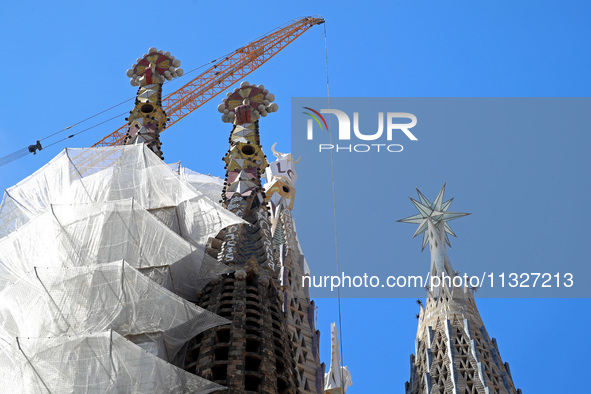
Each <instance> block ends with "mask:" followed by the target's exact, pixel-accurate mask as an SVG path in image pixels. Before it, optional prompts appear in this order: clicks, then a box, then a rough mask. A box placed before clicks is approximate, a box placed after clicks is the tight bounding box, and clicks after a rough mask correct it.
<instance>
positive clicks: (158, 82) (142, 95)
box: [124, 48, 183, 160]
mask: <svg viewBox="0 0 591 394" xmlns="http://www.w3.org/2000/svg"><path fill="white" fill-rule="evenodd" d="M180 65H181V62H180V60H178V59H175V58H174V56H171V55H170V53H169V52H164V51H162V50H160V51H159V50H157V49H156V48H150V50H149V51H148V53H147V54H145V55H144V56H143V57H142V58H140V59H137V63H136V64H134V65H133V68H131V69H129V70H127V76H128V77H129V78H130V83H131V84H132V85H133V86H139V89H138V92H137V97H136V99H135V106H134V108H133V110H131V111H130V112H129V117H128V118H126V119H125V120H127V121H128V124H129V129H128V131H127V135H126V136H125V140H124V144H126V145H129V144H135V143H145V144H146V145H147V146H148V148H150V149H151V150H152V151H153V152H154V153H156V154H157V155H158V156H159V157H160V158H161V159H162V160H164V157H163V156H162V150H161V145H162V143H161V142H160V133H161V132H162V130H164V128H165V127H166V121H167V117H166V113H165V112H164V109H163V108H162V84H163V83H164V81H166V80H169V81H170V80H171V79H173V78H176V77H180V76H182V75H183V70H182V69H181V68H178V67H179V66H180Z"/></svg>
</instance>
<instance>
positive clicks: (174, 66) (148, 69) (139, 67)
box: [127, 48, 183, 86]
mask: <svg viewBox="0 0 591 394" xmlns="http://www.w3.org/2000/svg"><path fill="white" fill-rule="evenodd" d="M180 65H181V61H180V60H179V59H175V58H174V56H171V55H170V52H164V51H162V50H160V51H159V50H157V49H156V48H150V50H149V51H148V53H146V54H144V56H142V57H141V58H139V59H137V60H136V64H134V65H133V67H132V68H131V69H129V70H127V76H128V77H129V78H131V79H130V83H131V84H132V85H133V86H145V85H151V84H153V83H163V82H164V81H165V80H169V81H170V80H171V79H173V78H176V77H181V76H182V75H183V69H182V68H178V67H179V66H180Z"/></svg>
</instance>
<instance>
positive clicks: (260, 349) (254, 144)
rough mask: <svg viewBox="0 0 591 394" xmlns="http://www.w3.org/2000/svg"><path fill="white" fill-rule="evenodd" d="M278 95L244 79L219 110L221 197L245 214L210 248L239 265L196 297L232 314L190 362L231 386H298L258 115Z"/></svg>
mask: <svg viewBox="0 0 591 394" xmlns="http://www.w3.org/2000/svg"><path fill="white" fill-rule="evenodd" d="M273 100H274V97H273V94H271V93H269V92H268V91H267V90H266V89H265V88H264V87H263V86H262V85H258V86H257V85H250V84H248V82H243V83H242V84H241V87H240V88H239V89H236V90H235V91H234V92H233V93H229V94H228V97H227V98H226V99H225V100H224V102H223V103H222V104H221V105H220V107H219V108H218V110H220V112H222V113H223V116H222V120H223V121H224V122H226V123H232V124H233V127H232V131H231V133H230V138H229V143H230V147H229V150H228V152H227V153H226V155H225V156H224V158H223V161H224V163H225V169H226V180H225V186H224V190H223V192H222V201H221V202H222V204H223V205H224V206H225V207H226V208H227V209H228V210H229V211H231V212H233V213H234V214H236V215H237V216H239V217H241V218H243V219H244V220H245V223H244V224H237V225H233V226H229V227H227V228H226V229H225V230H224V231H222V232H221V233H220V234H218V236H217V237H216V238H215V239H212V240H211V242H210V245H209V248H208V253H209V254H210V255H212V256H214V257H216V258H217V259H218V260H219V261H220V262H222V263H224V264H226V265H227V266H229V267H230V268H232V269H233V270H234V272H233V273H231V274H226V275H224V276H222V277H219V278H218V279H217V280H214V281H213V282H211V283H209V284H208V285H207V286H206V287H205V288H204V289H203V291H202V292H201V293H200V294H199V295H198V301H197V304H198V305H200V306H201V307H203V308H205V309H208V310H209V311H211V312H214V313H216V314H217V315H219V316H223V317H225V318H226V319H228V320H230V321H231V324H230V325H229V326H224V327H223V328H222V327H220V328H219V329H218V328H215V329H212V330H210V331H208V332H205V333H203V334H201V335H199V336H198V337H196V338H195V339H194V340H193V341H192V342H191V343H190V344H189V349H188V354H187V358H186V361H185V369H187V370H189V371H190V372H193V373H196V374H197V375H199V376H202V377H207V378H208V379H209V380H213V381H215V382H217V383H218V384H221V385H223V386H226V387H228V391H227V393H232V394H239V393H240V394H242V393H264V394H276V393H286V394H287V393H289V394H295V393H299V392H300V390H299V388H298V383H299V382H298V379H297V368H296V363H295V358H294V347H293V342H292V338H291V334H290V331H288V321H287V318H286V315H285V313H284V312H283V305H284V295H283V292H282V291H281V285H280V271H281V268H280V264H279V263H278V259H277V258H276V257H275V251H274V245H273V242H274V241H273V236H272V233H271V223H270V221H269V214H268V211H267V205H266V203H265V192H264V189H263V187H262V184H261V175H262V174H263V172H264V171H265V169H266V168H267V166H268V163H267V158H266V156H265V154H264V153H263V150H262V147H261V144H260V138H259V118H260V117H264V116H266V115H267V114H268V113H270V112H274V111H276V110H277V105H276V104H274V103H272V101H273Z"/></svg>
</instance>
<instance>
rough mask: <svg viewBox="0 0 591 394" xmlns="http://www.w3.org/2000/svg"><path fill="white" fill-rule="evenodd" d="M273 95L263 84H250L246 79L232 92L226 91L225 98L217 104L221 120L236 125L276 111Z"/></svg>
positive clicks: (276, 106) (253, 120)
mask: <svg viewBox="0 0 591 394" xmlns="http://www.w3.org/2000/svg"><path fill="white" fill-rule="evenodd" d="M273 100H275V95H274V94H273V93H269V91H268V90H267V89H265V87H264V86H263V85H258V86H257V85H251V84H249V83H248V82H246V81H243V82H242V83H241V84H240V87H239V88H236V89H234V91H233V92H228V94H227V95H226V98H225V99H224V100H223V101H222V103H221V104H220V105H219V106H218V111H219V112H220V113H222V114H223V115H222V121H223V122H225V123H234V124H236V125H241V124H247V123H253V122H255V121H257V120H259V119H260V117H261V116H262V117H265V116H267V114H269V113H271V112H276V111H277V110H278V109H279V106H278V105H277V104H276V103H273Z"/></svg>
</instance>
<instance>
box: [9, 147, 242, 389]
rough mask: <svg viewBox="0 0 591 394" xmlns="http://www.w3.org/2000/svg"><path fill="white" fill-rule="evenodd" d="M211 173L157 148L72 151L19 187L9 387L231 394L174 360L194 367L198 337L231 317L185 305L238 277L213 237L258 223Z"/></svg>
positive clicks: (13, 233)
mask: <svg viewBox="0 0 591 394" xmlns="http://www.w3.org/2000/svg"><path fill="white" fill-rule="evenodd" d="M210 178H211V177H208V176H202V175H201V174H198V173H194V172H192V171H190V170H186V169H184V168H183V169H182V171H181V170H180V169H179V168H177V171H176V172H175V171H173V170H172V169H171V168H170V167H169V166H168V165H166V164H164V163H163V162H162V161H161V160H160V159H159V158H158V157H157V156H156V155H155V154H154V153H153V152H152V151H150V150H149V149H148V148H146V147H145V146H144V145H131V146H120V147H109V148H90V149H66V150H65V151H63V152H62V153H60V154H59V155H58V156H56V157H55V158H54V159H53V160H51V161H50V162H49V163H48V164H46V165H45V166H44V167H42V168H41V169H40V170H38V171H37V172H35V173H34V174H33V175H31V176H29V177H28V178H26V179H25V180H23V181H21V182H19V183H18V184H17V185H15V186H13V187H11V188H9V189H7V190H6V191H5V194H4V198H3V200H2V204H1V205H0V237H2V238H0V324H1V328H0V353H3V354H2V355H0V384H2V386H1V387H2V389H1V390H2V391H3V392H4V391H6V392H15V393H16V392H18V393H41V392H51V393H72V392H75V393H103V392H134V393H135V392H137V393H140V392H141V393H177V392H178V393H181V392H203V393H205V392H210V391H212V390H217V389H220V386H218V385H215V384H213V383H211V382H208V381H206V380H204V379H201V378H199V377H196V376H194V375H191V374H189V373H186V372H184V371H182V370H181V369H178V368H177V367H175V366H174V365H172V364H171V363H169V362H167V361H166V360H169V361H173V362H175V363H177V364H178V365H181V364H182V360H183V359H184V354H183V351H184V350H183V349H186V346H184V345H185V344H186V342H187V341H188V340H189V339H191V338H192V337H194V336H195V335H196V334H198V333H199V332H202V331H203V330H206V329H208V328H211V327H214V326H216V325H219V324H225V323H227V321H226V320H225V319H222V318H220V317H219V316H216V315H214V314H212V313H210V312H207V311H204V310H202V309H200V308H198V307H196V306H194V305H193V304H191V303H190V302H188V301H185V300H187V299H188V300H191V299H194V298H195V295H196V291H197V290H198V289H200V288H201V287H202V286H203V285H204V284H205V283H207V282H208V281H209V280H211V278H213V277H215V276H219V275H220V274H222V273H226V272H229V268H228V267H227V266H225V265H223V264H221V263H220V262H218V261H217V260H216V259H214V258H212V257H210V256H209V255H207V254H206V253H205V248H206V242H207V240H208V239H209V238H210V237H212V236H215V235H216V234H218V233H219V231H221V230H222V229H223V228H225V227H227V226H229V225H232V224H238V223H245V222H244V221H243V220H242V219H240V218H238V217H237V216H235V215H234V214H232V213H231V212H229V211H227V210H226V209H225V208H223V207H222V206H221V205H220V204H218V203H216V202H214V201H212V200H211V199H210V197H209V196H211V197H213V196H214V195H215V194H216V193H218V190H217V189H216V188H217V187H218V184H219V182H218V181H217V180H215V179H214V180H212V179H210ZM201 187H203V188H204V190H205V192H201V191H200V190H199V188H201ZM214 189H215V190H214ZM167 289H169V290H172V291H173V292H174V293H176V294H178V295H180V296H181V297H182V298H184V299H185V300H183V299H182V298H180V297H178V296H176V295H175V294H173V293H172V292H170V291H169V290H167ZM109 330H113V331H109ZM138 345H139V346H138ZM2 360H3V361H2Z"/></svg>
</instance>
